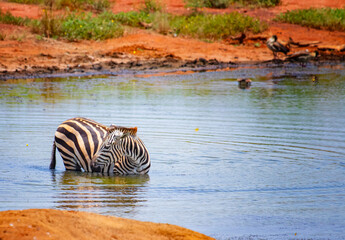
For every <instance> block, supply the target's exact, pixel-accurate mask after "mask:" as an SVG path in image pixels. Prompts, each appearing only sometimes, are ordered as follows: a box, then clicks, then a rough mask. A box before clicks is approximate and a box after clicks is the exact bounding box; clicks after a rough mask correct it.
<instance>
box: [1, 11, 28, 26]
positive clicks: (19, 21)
mask: <svg viewBox="0 0 345 240" xmlns="http://www.w3.org/2000/svg"><path fill="white" fill-rule="evenodd" d="M29 22H30V19H28V18H22V17H15V16H13V15H12V14H11V13H10V12H6V13H3V12H2V11H1V9H0V23H5V24H12V25H18V26H24V25H27V24H28V23H29Z"/></svg>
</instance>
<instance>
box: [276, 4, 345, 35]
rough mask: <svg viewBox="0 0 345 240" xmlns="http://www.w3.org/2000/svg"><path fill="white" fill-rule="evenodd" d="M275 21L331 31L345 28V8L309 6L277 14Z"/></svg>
mask: <svg viewBox="0 0 345 240" xmlns="http://www.w3.org/2000/svg"><path fill="white" fill-rule="evenodd" d="M275 20H276V21H281V22H287V23H292V24H299V25H302V26H306V27H312V28H317V29H326V30H331V31H344V30H345V8H342V9H333V8H320V9H316V8H310V9H303V10H293V11H288V12H286V13H282V14H279V15H278V16H277V17H276V18H275Z"/></svg>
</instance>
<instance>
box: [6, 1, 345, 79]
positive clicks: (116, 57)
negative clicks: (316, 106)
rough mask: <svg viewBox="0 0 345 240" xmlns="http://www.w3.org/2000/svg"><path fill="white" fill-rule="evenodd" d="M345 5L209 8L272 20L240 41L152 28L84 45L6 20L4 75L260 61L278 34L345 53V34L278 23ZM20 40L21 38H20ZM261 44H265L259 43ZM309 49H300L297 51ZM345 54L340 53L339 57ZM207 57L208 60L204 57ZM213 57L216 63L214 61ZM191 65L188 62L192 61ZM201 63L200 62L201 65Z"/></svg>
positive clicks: (171, 5)
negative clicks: (292, 13) (286, 16)
mask: <svg viewBox="0 0 345 240" xmlns="http://www.w3.org/2000/svg"><path fill="white" fill-rule="evenodd" d="M142 2H143V1H140V0H129V1H128V0H117V1H116V2H115V3H114V4H113V7H112V10H113V11H114V12H119V11H130V10H134V9H137V8H138V7H140V4H141V3H142ZM163 2H164V4H165V6H166V9H167V11H168V12H172V13H175V14H184V13H187V12H188V11H191V10H190V9H186V8H185V7H184V3H183V0H178V1H172V0H165V1H163ZM324 6H327V7H344V6H345V0H339V1H324V0H315V1H314V0H306V1H300V0H283V1H282V4H281V5H280V6H277V7H274V8H269V9H225V10H219V9H216V10H215V9H204V10H205V11H209V12H216V13H220V12H230V11H239V12H243V13H246V14H248V15H251V16H254V17H258V18H260V19H262V20H265V21H267V22H268V23H269V25H270V27H269V29H268V30H267V31H266V32H264V33H263V34H260V35H258V36H251V35H249V36H247V38H246V39H245V41H244V43H243V44H241V45H238V44H237V43H236V42H234V41H232V40H230V39H228V40H224V41H222V42H215V43H206V42H203V41H200V40H195V39H189V38H179V37H177V38H176V37H173V36H169V35H168V36H163V35H160V34H157V33H153V32H152V31H149V30H138V29H135V30H133V29H132V30H129V32H127V33H126V34H125V36H124V37H122V38H118V39H110V40H106V41H102V42H95V41H81V42H78V43H72V42H66V41H57V40H53V39H45V40H37V39H36V37H35V36H34V35H32V34H31V33H30V32H29V30H28V29H27V28H25V27H17V26H11V25H6V24H0V32H1V33H4V34H5V35H6V39H5V40H4V41H0V52H1V54H0V78H1V77H4V76H7V75H11V74H14V73H16V72H17V73H22V74H23V75H29V74H30V73H54V72H59V71H61V72H69V71H72V70H73V69H75V68H79V70H78V71H80V72H87V71H89V70H94V71H98V70H103V71H107V70H109V71H116V70H119V69H127V68H134V69H138V70H146V69H150V68H151V69H152V68H157V69H161V68H163V69H164V67H167V68H170V69H176V68H181V66H186V65H188V63H189V64H190V66H192V65H193V60H195V59H200V58H201V60H202V61H201V62H198V61H194V63H195V65H202V66H204V65H209V64H213V65H217V64H218V63H219V62H222V63H228V62H235V63H241V62H253V61H255V62H258V61H259V62H260V61H269V60H271V59H272V53H271V52H270V50H268V49H267V47H266V46H265V44H264V43H265V39H266V38H267V37H269V36H271V35H272V34H276V35H278V38H279V39H281V40H282V41H287V40H288V39H289V37H291V38H292V39H293V40H294V41H296V42H301V43H306V42H309V43H312V42H317V44H312V45H310V46H308V49H309V50H310V51H312V50H315V49H317V48H319V50H322V52H321V55H322V56H334V55H337V56H338V57H337V59H343V57H344V55H345V51H344V50H345V33H343V32H329V31H325V30H315V29H310V28H305V27H300V26H297V25H292V24H284V23H277V22H273V21H272V19H273V18H274V16H275V15H276V14H278V13H280V12H285V11H287V10H292V9H302V8H309V7H324ZM0 8H1V10H2V11H3V12H6V11H10V12H11V13H12V14H13V15H15V16H23V17H24V16H26V17H29V18H39V17H40V15H41V13H42V10H41V9H40V7H38V6H35V5H25V4H16V3H8V2H0ZM18 40H20V41H18ZM254 43H261V46H259V47H258V46H257V47H255V46H254ZM305 48H306V47H304V48H299V47H294V48H293V49H292V52H295V51H300V50H302V49H305ZM339 55H340V57H339ZM204 60H206V62H205V61H204ZM208 60H211V61H208ZM186 63H187V64H186ZM199 63H200V64H199Z"/></svg>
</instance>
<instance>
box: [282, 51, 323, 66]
mask: <svg viewBox="0 0 345 240" xmlns="http://www.w3.org/2000/svg"><path fill="white" fill-rule="evenodd" d="M318 56H319V52H318V51H314V52H309V50H308V49H307V50H305V51H299V52H295V53H293V54H291V55H290V56H288V57H287V58H286V59H287V60H289V61H291V62H299V63H300V64H301V66H305V63H306V62H308V61H310V60H313V59H315V58H317V57H318Z"/></svg>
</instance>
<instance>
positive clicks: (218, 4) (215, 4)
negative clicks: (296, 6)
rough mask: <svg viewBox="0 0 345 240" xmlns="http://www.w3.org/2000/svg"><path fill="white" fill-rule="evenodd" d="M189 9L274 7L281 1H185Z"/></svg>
mask: <svg viewBox="0 0 345 240" xmlns="http://www.w3.org/2000/svg"><path fill="white" fill-rule="evenodd" d="M185 2H186V6H187V7H192V8H194V9H196V8H202V7H208V8H228V7H229V6H230V5H232V4H234V5H239V6H253V7H273V6H276V5H279V4H280V2H281V0H185Z"/></svg>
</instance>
